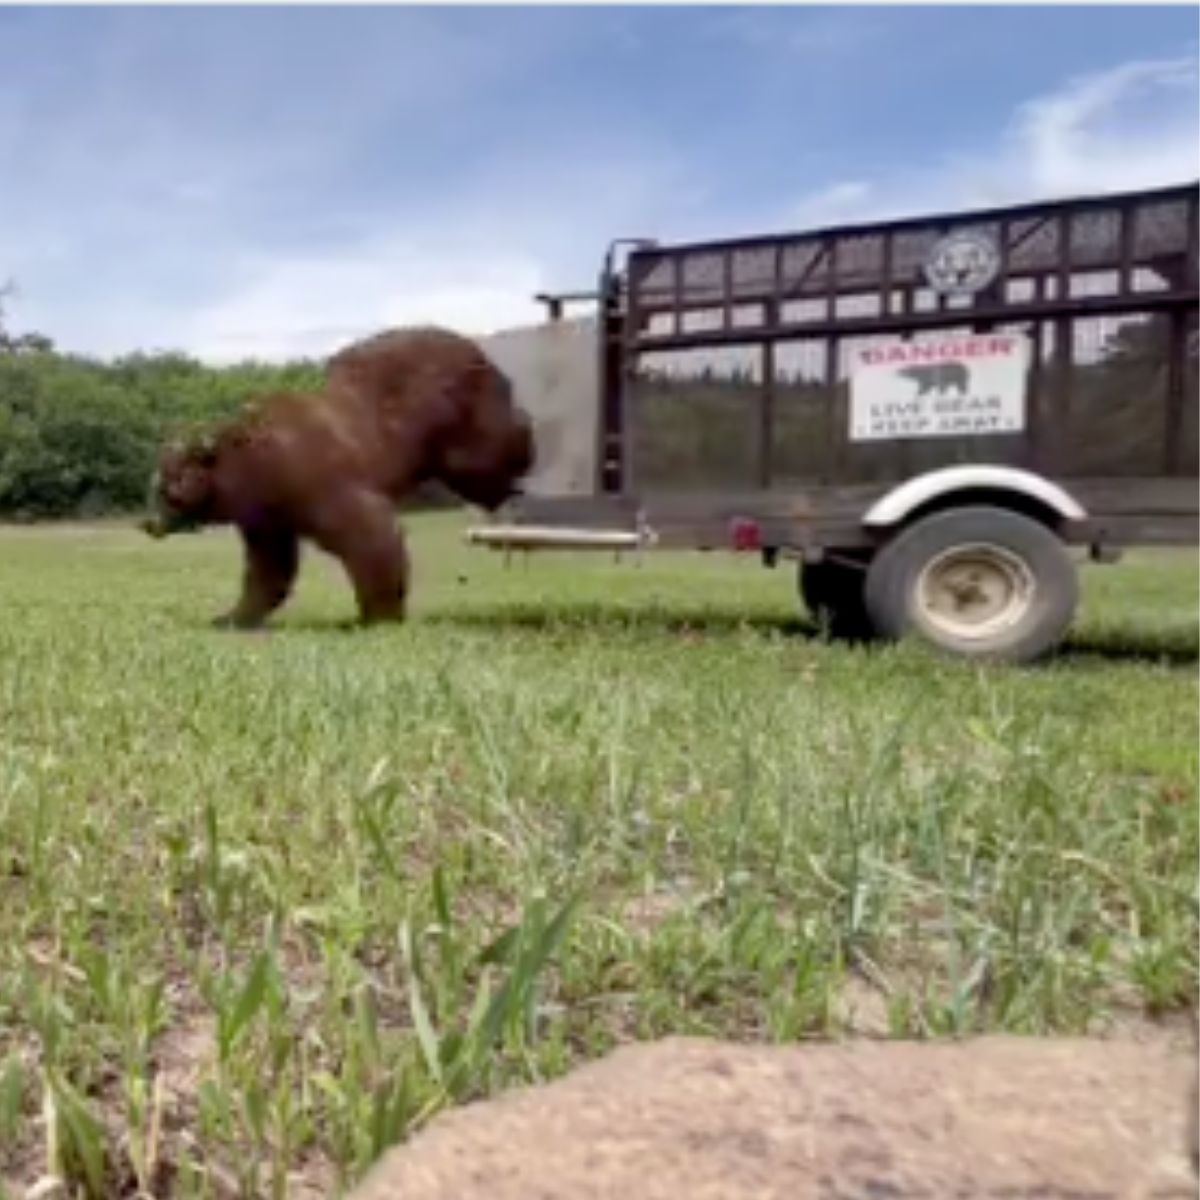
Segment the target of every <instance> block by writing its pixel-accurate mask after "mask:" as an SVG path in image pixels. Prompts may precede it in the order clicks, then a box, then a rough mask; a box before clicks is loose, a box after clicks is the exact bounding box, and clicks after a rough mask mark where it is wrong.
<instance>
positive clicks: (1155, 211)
mask: <svg viewBox="0 0 1200 1200" xmlns="http://www.w3.org/2000/svg"><path fill="white" fill-rule="evenodd" d="M1187 233H1188V230H1187V204H1186V203H1184V201H1182V200H1164V201H1158V202H1156V203H1151V204H1142V205H1139V207H1138V209H1137V212H1136V215H1135V217H1134V222H1133V256H1134V258H1135V259H1145V258H1157V257H1158V256H1159V255H1168V254H1184V253H1186V252H1187Z"/></svg>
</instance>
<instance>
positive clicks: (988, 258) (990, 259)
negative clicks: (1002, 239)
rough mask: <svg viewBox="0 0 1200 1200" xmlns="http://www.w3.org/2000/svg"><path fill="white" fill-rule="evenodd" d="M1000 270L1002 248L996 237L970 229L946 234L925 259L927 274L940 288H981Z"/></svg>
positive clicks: (946, 290)
mask: <svg viewBox="0 0 1200 1200" xmlns="http://www.w3.org/2000/svg"><path fill="white" fill-rule="evenodd" d="M999 270H1000V251H999V250H997V248H996V244H995V243H994V242H993V241H992V239H991V238H989V237H987V236H985V235H984V234H982V233H974V232H967V231H964V232H962V233H951V234H948V235H947V236H946V237H944V238H942V239H941V241H939V242H938V243H937V244H936V245H935V246H934V247H933V249H932V250H931V251H930V252H929V258H928V259H927V260H926V262H925V278H926V279H928V280H929V282H930V284H931V285H932V286H933V287H934V288H935V289H936V290H937V291H939V292H959V293H962V292H978V291H980V290H981V289H982V288H985V287H987V285H988V284H989V283H991V282H992V280H993V279H995V278H996V275H997V274H998V273H999Z"/></svg>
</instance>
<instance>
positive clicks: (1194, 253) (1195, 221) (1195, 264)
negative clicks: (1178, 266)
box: [1183, 188, 1200, 290]
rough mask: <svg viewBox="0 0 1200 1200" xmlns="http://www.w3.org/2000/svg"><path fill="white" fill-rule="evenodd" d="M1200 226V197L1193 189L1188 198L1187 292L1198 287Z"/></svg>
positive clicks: (1185, 286)
mask: <svg viewBox="0 0 1200 1200" xmlns="http://www.w3.org/2000/svg"><path fill="white" fill-rule="evenodd" d="M1198 225H1200V196H1197V194H1196V189H1195V188H1192V189H1190V190H1189V192H1188V198H1187V253H1186V255H1185V261H1186V262H1187V279H1186V280H1185V281H1184V283H1183V288H1184V289H1185V290H1186V289H1188V288H1193V287H1195V286H1196V275H1197V274H1198V273H1200V232H1198V229H1197V226H1198Z"/></svg>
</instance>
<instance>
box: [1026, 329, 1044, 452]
mask: <svg viewBox="0 0 1200 1200" xmlns="http://www.w3.org/2000/svg"><path fill="white" fill-rule="evenodd" d="M1044 329H1045V322H1044V321H1038V320H1034V321H1033V322H1032V323H1031V325H1030V328H1029V342H1030V348H1029V353H1030V362H1029V380H1028V388H1029V391H1028V394H1027V400H1026V405H1025V412H1026V416H1025V422H1026V424H1025V454H1026V465H1027V466H1028V467H1030V468H1033V469H1035V470H1036V469H1040V468H1041V466H1042V460H1043V454H1042V433H1043V429H1044V426H1045V424H1046V415H1045V409H1046V401H1045V374H1046V372H1045V368H1044V364H1043V363H1042V347H1043V345H1044V344H1045V333H1044V332H1043V331H1044Z"/></svg>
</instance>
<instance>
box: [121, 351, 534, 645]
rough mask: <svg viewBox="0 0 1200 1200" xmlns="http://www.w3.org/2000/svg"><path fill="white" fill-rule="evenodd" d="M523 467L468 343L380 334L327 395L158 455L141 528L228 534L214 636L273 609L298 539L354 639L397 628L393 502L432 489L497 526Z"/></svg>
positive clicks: (490, 372)
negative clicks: (232, 581)
mask: <svg viewBox="0 0 1200 1200" xmlns="http://www.w3.org/2000/svg"><path fill="white" fill-rule="evenodd" d="M533 462H534V442H533V435H532V430H531V427H530V422H529V418H528V416H527V415H526V414H525V413H524V412H523V411H522V410H521V409H520V408H518V407H517V406H516V404H515V403H514V400H513V396H512V387H511V384H510V382H509V380H508V378H507V377H506V376H505V375H504V374H503V373H502V372H501V371H500V370H499V369H498V368H497V367H496V366H495V365H494V364H493V363H492V362H491V361H490V360H489V359H488V358H487V357H486V355H485V354H484V353H483V351H482V350H481V349H480V348H479V347H478V346H477V345H476V344H475V343H474V342H472V341H470V340H469V339H467V338H464V337H460V336H459V335H457V334H455V333H452V332H450V331H448V330H444V329H437V328H426V327H420V328H409V329H397V330H391V331H388V332H385V333H381V334H378V335H376V336H374V337H371V338H367V339H365V340H363V341H360V342H356V343H354V344H353V345H350V346H347V347H346V348H345V349H343V350H342V351H340V352H339V353H338V354H336V355H334V357H333V358H331V359H330V361H329V363H328V366H327V369H326V386H325V390H324V392H321V393H317V394H301V393H290V392H288V393H276V394H273V395H269V396H266V397H263V398H261V399H259V400H258V401H257V402H255V403H253V404H251V405H250V406H249V408H248V409H247V411H246V412H245V413H244V414H243V415H242V416H240V417H239V418H238V419H236V420H234V421H232V422H230V423H229V424H228V425H225V426H224V427H222V428H220V429H218V430H216V431H215V433H213V434H211V435H209V436H207V437H204V438H201V439H197V440H194V441H191V442H189V443H185V444H181V445H180V444H176V445H171V446H168V447H167V448H166V449H165V450H164V451H163V453H162V456H161V458H160V461H159V466H158V470H157V472H156V476H155V481H154V484H153V487H152V503H153V506H154V508H155V509H156V510H157V511H156V514H155V516H154V517H153V518H152V519H151V520H150V521H149V522H147V523H146V525H145V528H146V529H147V531H148V532H150V533H151V534H154V535H155V536H165V535H167V534H169V533H173V532H178V531H180V530H182V529H185V528H196V527H199V526H202V525H210V524H233V525H236V526H237V527H238V530H239V531H240V533H241V536H242V541H243V545H244V548H245V555H246V559H245V561H246V566H245V575H244V578H243V583H242V593H241V596H240V598H239V600H238V602H237V604H236V605H235V606H234V608H233V609H232V611H231V612H229V613H228V614H226V615H225V616H224V617H221V618H218V622H219V623H222V624H231V625H234V626H238V627H241V628H250V627H255V626H258V625H261V624H262V623H263V622H264V621H265V620H266V618H267V617H268V616H269V615H270V614H271V613H272V612H273V611H275V609H277V608H278V607H279V606H280V605H281V604H283V602H284V601H285V600H286V599H287V597H288V595H289V593H290V592H291V589H292V585H293V583H294V581H295V578H296V573H297V571H298V568H299V552H300V543H301V541H302V540H304V539H308V540H311V541H312V542H314V543H315V544H316V545H317V546H319V547H320V548H321V549H323V550H325V551H326V552H328V553H329V554H332V555H334V556H335V557H337V558H338V559H340V560H341V562H342V564H343V566H344V567H345V569H346V572H347V574H348V576H349V578H350V581H351V582H352V584H353V586H354V590H355V593H356V596H357V599H358V608H359V616H360V618H361V620H362V621H363V622H364V623H371V622H375V621H380V620H401V619H403V617H404V612H405V600H406V596H407V592H408V573H409V572H408V556H407V552H406V550H405V546H404V541H403V537H402V535H401V533H400V531H399V529H398V528H397V525H396V507H397V505H398V504H399V502H400V501H402V500H404V499H405V498H406V497H408V496H409V495H411V494H412V493H413V492H414V491H415V490H416V489H417V488H418V487H419V486H420V485H421V484H423V483H427V482H431V481H440V482H441V483H442V484H444V485H445V486H446V487H448V488H449V489H450V490H451V491H453V492H454V493H456V494H457V495H458V496H460V497H461V498H462V499H463V500H466V501H467V502H468V503H470V504H474V505H477V506H479V507H481V508H484V509H487V510H489V511H494V510H495V509H497V508H499V507H500V505H502V504H503V503H504V502H505V501H506V500H507V499H509V497H511V496H513V495H516V494H517V493H518V491H519V488H518V481H519V480H520V479H521V478H522V477H523V476H524V475H526V474H527V473H528V472H529V470H530V469H531V468H532V466H533Z"/></svg>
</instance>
